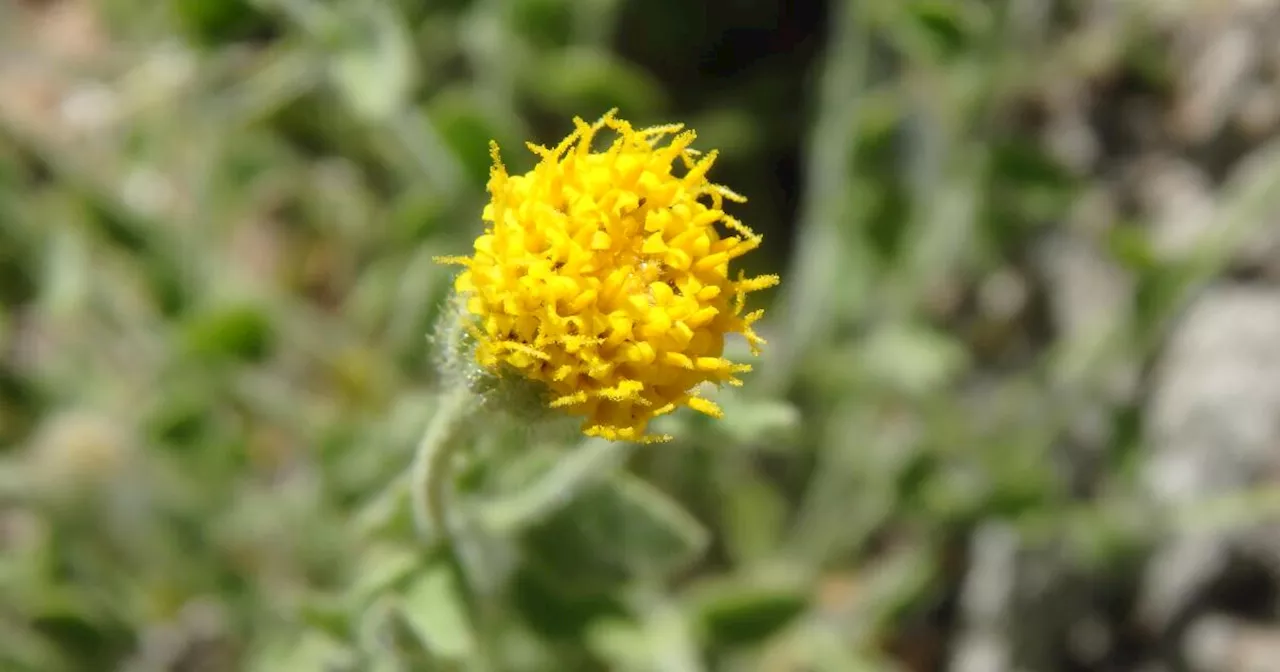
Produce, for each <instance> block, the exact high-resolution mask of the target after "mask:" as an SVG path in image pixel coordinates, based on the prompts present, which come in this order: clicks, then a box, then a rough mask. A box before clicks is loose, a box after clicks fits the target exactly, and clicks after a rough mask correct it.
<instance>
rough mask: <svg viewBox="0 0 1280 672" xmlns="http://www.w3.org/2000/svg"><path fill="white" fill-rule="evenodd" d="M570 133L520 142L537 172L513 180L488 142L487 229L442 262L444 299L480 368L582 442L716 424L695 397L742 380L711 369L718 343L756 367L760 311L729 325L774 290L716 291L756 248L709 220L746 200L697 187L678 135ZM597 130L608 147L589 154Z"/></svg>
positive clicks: (710, 159)
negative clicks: (668, 423)
mask: <svg viewBox="0 0 1280 672" xmlns="http://www.w3.org/2000/svg"><path fill="white" fill-rule="evenodd" d="M574 126H575V130H574V132H573V133H571V134H570V135H569V137H567V138H565V139H564V140H563V141H561V142H560V144H559V145H558V146H556V147H555V148H554V149H547V148H545V147H540V146H535V145H529V149H530V150H531V151H533V152H534V153H535V154H537V155H538V156H540V157H541V161H540V162H539V163H538V165H537V166H536V167H535V168H534V169H533V170H532V171H530V172H528V173H525V174H524V175H517V176H512V175H508V174H507V172H506V169H505V168H504V167H503V165H502V161H501V159H500V158H499V156H498V146H497V144H496V143H494V144H491V147H490V149H491V154H492V155H493V161H494V165H493V168H492V170H491V172H490V178H489V185H488V188H489V192H490V194H491V195H492V201H491V202H490V203H489V205H487V206H486V207H485V209H484V216H483V218H484V220H485V221H486V222H487V223H488V225H487V228H486V230H485V232H484V234H483V235H481V236H480V237H479V238H478V239H476V241H475V253H474V255H472V256H471V257H449V258H442V259H441V261H443V262H446V263H456V264H461V265H463V266H465V267H466V270H465V271H464V272H463V273H461V274H460V275H459V276H458V278H457V280H456V284H455V288H456V290H457V291H458V293H459V294H460V295H461V296H463V297H464V298H465V302H466V304H465V305H466V311H467V313H468V314H469V316H470V317H471V318H472V324H471V325H470V329H471V331H472V334H473V335H474V337H475V339H476V350H475V357H476V361H477V362H478V363H479V364H480V365H481V366H482V367H484V369H486V370H488V371H489V372H491V373H493V374H496V375H512V374H516V375H519V376H522V377H524V378H527V379H530V380H533V381H537V382H539V383H541V384H543V385H545V387H546V389H547V390H548V392H549V397H550V406H551V407H553V408H559V409H563V410H565V411H567V412H568V413H570V414H572V415H575V416H581V417H583V418H584V421H583V425H582V430H583V432H584V433H585V434H587V435H589V436H600V437H604V438H606V439H611V440H634V441H660V440H665V439H667V438H669V437H665V436H653V435H646V434H645V429H646V427H647V425H648V423H649V421H650V420H652V419H653V418H654V417H656V416H659V415H662V414H664V413H668V412H670V411H672V410H674V409H675V408H677V407H679V406H688V407H690V408H693V409H694V410H697V411H700V412H702V413H705V414H708V415H711V416H715V417H719V416H720V415H721V413H720V409H719V407H717V406H716V405H715V404H714V403H713V402H711V401H709V400H707V399H704V398H702V397H699V396H697V390H696V388H697V387H698V386H699V385H700V384H702V383H705V382H710V383H715V384H720V383H729V384H734V385H740V384H741V381H739V380H738V379H737V378H736V377H735V374H737V373H742V372H745V371H749V370H750V369H751V367H750V366H749V365H746V364H735V363H733V362H730V361H729V360H727V359H725V358H724V357H722V356H721V354H722V353H723V350H724V341H725V335H726V334H730V333H739V334H742V335H743V336H745V338H746V340H747V342H748V344H749V345H750V346H751V350H752V353H753V354H759V346H760V345H761V344H762V343H764V341H763V340H762V339H761V338H760V337H759V336H757V335H756V333H755V332H754V331H753V330H752V328H751V325H752V323H754V322H755V321H756V320H758V319H759V318H760V317H761V315H762V313H763V311H760V310H757V311H753V312H750V313H745V314H744V313H743V309H744V305H745V302H746V294H747V293H748V292H752V291H755V290H759V289H764V288H766V287H770V286H772V285H775V284H777V283H778V277H777V276H775V275H765V276H759V277H755V278H744V277H743V276H742V274H741V272H739V274H738V277H737V279H731V278H730V275H729V262H730V261H731V260H733V259H735V258H737V257H739V256H742V255H743V254H746V253H747V252H749V251H751V250H753V249H755V248H756V247H758V246H759V245H760V240H761V237H760V236H758V235H756V234H754V233H752V231H751V230H750V229H748V228H747V227H746V226H744V225H743V224H742V223H741V222H739V221H738V220H736V219H734V218H733V217H731V216H729V215H727V214H725V212H724V211H723V206H724V202H725V201H737V202H742V201H744V200H745V199H744V198H742V197H741V196H738V195H737V194H735V193H733V192H732V191H730V190H728V189H727V188H725V187H722V186H719V185H716V184H712V183H710V182H708V181H707V171H708V170H709V169H710V168H711V165H712V163H714V162H715V158H716V153H715V152H710V153H708V154H706V155H701V154H699V153H698V152H697V151H695V150H694V149H692V148H691V147H690V144H691V143H692V142H693V140H694V133H693V131H682V130H681V129H682V126H680V125H669V126H659V127H655V128H647V129H643V130H636V129H633V128H632V127H631V125H630V124H629V123H627V122H626V121H623V120H622V119H618V118H617V117H615V116H614V112H610V113H608V114H606V115H605V116H604V117H603V118H602V119H600V120H599V121H597V122H596V123H595V124H592V125H588V124H587V123H586V122H584V121H582V120H581V119H576V118H575V119H574ZM606 128H607V129H609V130H611V131H613V132H614V134H615V135H616V138H615V139H614V140H613V141H612V143H611V144H610V145H609V147H608V149H606V150H604V151H593V150H592V147H591V145H592V141H593V140H594V139H595V137H596V135H597V133H599V132H600V131H601V130H602V129H606ZM667 139H669V142H664V141H665V140H667ZM677 161H678V162H679V163H680V164H681V165H682V166H683V170H682V171H681V173H682V174H680V175H677V174H675V171H674V170H673V167H674V165H673V164H675V163H676V162H677ZM717 223H718V224H719V225H720V226H721V227H722V228H723V231H721V230H718V229H717V226H716V225H717Z"/></svg>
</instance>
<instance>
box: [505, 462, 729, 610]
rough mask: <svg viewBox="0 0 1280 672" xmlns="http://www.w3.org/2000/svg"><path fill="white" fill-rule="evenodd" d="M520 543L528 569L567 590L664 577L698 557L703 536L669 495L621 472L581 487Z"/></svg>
mask: <svg viewBox="0 0 1280 672" xmlns="http://www.w3.org/2000/svg"><path fill="white" fill-rule="evenodd" d="M523 542H524V546H525V551H526V557H527V558H528V559H529V562H530V563H531V564H532V565H533V566H535V567H537V568H538V569H540V570H542V571H543V572H545V574H546V575H547V577H548V578H550V579H551V580H553V581H557V582H559V583H561V584H562V588H564V589H566V590H570V591H573V590H592V589H607V588H609V587H612V586H616V585H618V584H621V583H624V582H626V581H628V580H629V579H632V578H637V577H644V578H659V577H663V576H667V575H670V574H672V573H674V572H677V571H679V570H681V569H684V568H685V567H687V566H688V565H689V564H690V563H691V562H693V561H694V560H695V559H696V558H697V557H698V556H699V555H700V554H701V553H702V552H703V550H704V549H705V548H706V545H707V534H706V531H705V530H703V528H702V526H701V525H699V524H698V522H697V521H696V520H694V519H693V517H692V516H690V515H689V514H688V513H687V512H685V511H684V510H683V509H682V508H681V507H680V506H679V505H678V504H676V503H675V502H674V501H672V500H671V499H670V498H669V497H667V496H666V495H665V494H663V493H662V492H660V491H659V490H657V489H655V488H653V487H652V486H650V485H649V484H647V483H645V482H644V481H642V480H640V479H638V478H636V477H634V476H631V475H629V474H628V475H617V476H614V477H613V478H611V479H609V480H608V481H606V482H605V483H603V484H601V485H599V486H596V487H593V488H590V489H587V490H584V491H583V492H582V494H581V495H580V496H579V497H578V498H577V499H575V500H574V501H573V502H571V503H570V504H569V505H568V506H566V507H565V508H563V509H561V510H560V511H559V512H557V513H556V514H555V515H553V516H551V517H549V518H548V519H546V520H545V521H544V522H543V523H541V524H539V525H535V526H533V527H532V528H530V529H529V530H528V532H527V533H526V534H525V536H524V539H523Z"/></svg>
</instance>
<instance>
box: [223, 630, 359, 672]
mask: <svg viewBox="0 0 1280 672" xmlns="http://www.w3.org/2000/svg"><path fill="white" fill-rule="evenodd" d="M354 664H355V656H354V654H353V653H352V652H351V650H350V649H348V648H346V647H345V646H343V645H342V644H340V643H338V642H337V641H335V640H334V639H333V638H331V637H329V636H328V635H325V634H323V633H320V632H314V631H307V632H304V633H303V634H302V635H301V636H300V637H297V638H290V639H288V640H287V641H285V640H276V641H273V642H270V643H269V644H268V645H267V646H266V647H264V648H263V649H262V650H261V651H260V652H259V653H258V655H256V656H254V657H253V658H252V659H251V661H250V662H249V665H248V670H249V672H276V671H277V670H344V669H352V667H353V666H354Z"/></svg>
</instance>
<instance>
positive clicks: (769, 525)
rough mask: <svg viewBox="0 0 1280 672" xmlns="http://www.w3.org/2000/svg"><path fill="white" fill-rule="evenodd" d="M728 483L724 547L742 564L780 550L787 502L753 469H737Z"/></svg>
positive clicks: (725, 505)
mask: <svg viewBox="0 0 1280 672" xmlns="http://www.w3.org/2000/svg"><path fill="white" fill-rule="evenodd" d="M730 479H731V482H728V483H725V484H724V489H723V493H724V494H723V500H722V505H721V516H723V521H724V529H723V535H724V544H725V546H726V547H727V550H728V552H729V554H730V555H731V556H732V557H733V559H734V560H736V561H738V562H739V563H748V562H750V561H752V560H758V559H762V558H764V557H765V556H767V555H768V554H770V553H773V552H775V551H776V550H777V548H778V541H779V539H780V538H781V536H782V530H783V526H784V525H785V523H786V517H787V503H786V502H785V501H784V500H783V498H782V496H781V495H780V494H779V493H778V491H777V490H776V489H775V488H774V487H773V486H772V485H770V484H769V483H768V482H767V481H766V480H765V479H763V478H761V477H760V476H759V475H758V474H756V473H754V472H753V471H751V470H749V469H745V468H743V469H735V470H733V471H732V472H731V474H730V475H729V478H728V479H725V480H730Z"/></svg>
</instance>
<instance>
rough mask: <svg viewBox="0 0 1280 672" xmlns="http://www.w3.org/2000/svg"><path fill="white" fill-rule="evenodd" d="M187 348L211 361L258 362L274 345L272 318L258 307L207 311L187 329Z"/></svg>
mask: <svg viewBox="0 0 1280 672" xmlns="http://www.w3.org/2000/svg"><path fill="white" fill-rule="evenodd" d="M184 332H185V333H184V334H183V336H184V340H185V341H186V345H187V349H188V350H189V351H190V352H191V353H192V354H195V355H197V356H199V357H204V358H208V359H221V358H233V359H243V360H248V361H258V360H261V359H263V358H264V357H266V356H267V355H268V354H269V353H270V351H271V348H272V347H273V346H274V344H275V330H274V328H273V327H272V324H271V320H270V318H268V317H267V315H266V313H265V312H264V311H263V310H262V309H261V308H259V307H258V306H253V305H248V304H238V305H229V306H224V307H220V308H216V309H212V310H209V311H206V312H204V313H202V314H199V315H197V316H196V317H194V318H192V319H191V321H189V322H188V323H187V324H186V326H185V329H184Z"/></svg>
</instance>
